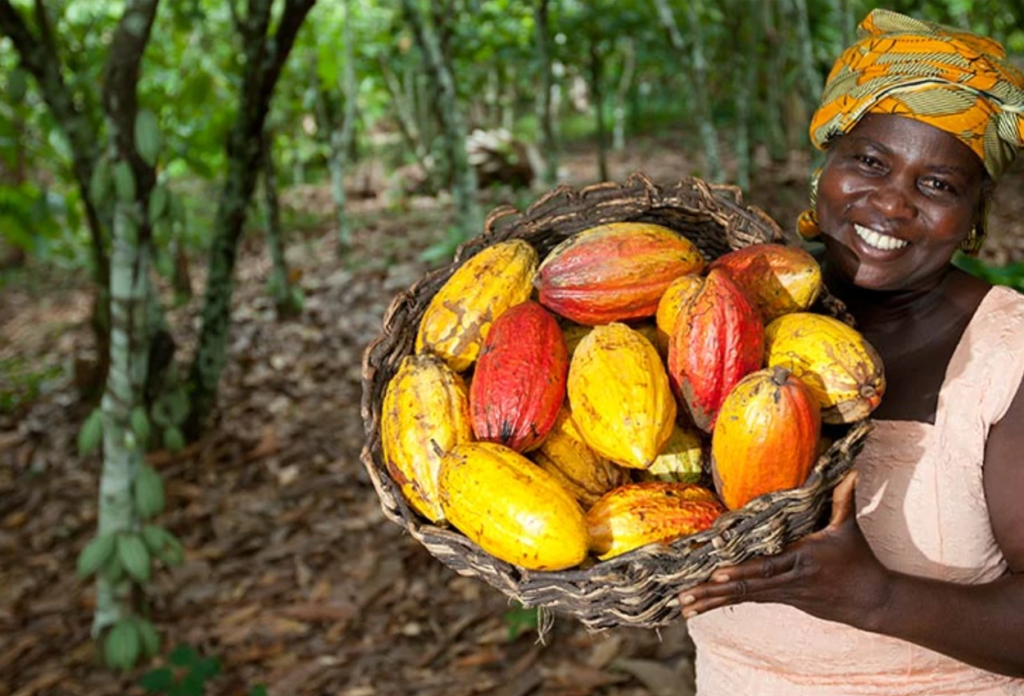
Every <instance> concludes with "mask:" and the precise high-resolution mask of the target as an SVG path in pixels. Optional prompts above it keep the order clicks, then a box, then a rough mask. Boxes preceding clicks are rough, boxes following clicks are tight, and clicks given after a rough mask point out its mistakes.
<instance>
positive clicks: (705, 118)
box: [654, 0, 772, 181]
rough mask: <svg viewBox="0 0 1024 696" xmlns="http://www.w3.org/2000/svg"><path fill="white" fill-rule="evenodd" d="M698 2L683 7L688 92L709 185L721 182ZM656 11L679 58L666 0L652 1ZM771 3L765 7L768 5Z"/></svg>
mask: <svg viewBox="0 0 1024 696" xmlns="http://www.w3.org/2000/svg"><path fill="white" fill-rule="evenodd" d="M696 3H697V0H690V2H687V3H686V17H687V24H688V25H689V27H690V34H691V37H692V41H691V45H690V60H691V63H692V64H693V91H692V92H691V94H692V96H693V100H694V102H695V106H696V113H697V121H698V125H699V127H700V135H701V141H702V143H703V145H704V159H705V160H706V163H707V169H708V173H707V175H706V176H707V177H708V178H709V179H710V180H711V181H722V179H723V176H722V164H721V161H720V159H719V157H718V133H717V132H716V131H715V124H714V122H713V121H712V118H711V104H710V103H709V102H708V100H709V98H710V97H709V94H710V93H709V91H708V88H707V61H706V60H705V58H704V34H703V28H702V27H701V23H700V16H699V15H698V13H697V6H696ZM654 4H655V5H656V6H657V9H658V17H660V18H661V23H662V24H663V25H664V26H665V29H666V31H667V32H668V36H669V41H670V42H671V43H672V47H673V48H674V49H675V50H676V52H677V53H678V54H680V56H682V53H683V51H684V44H683V36H682V34H680V33H679V26H678V25H677V24H676V20H675V16H674V15H673V14H672V8H671V7H669V4H668V0H654ZM771 4H772V3H765V5H771Z"/></svg>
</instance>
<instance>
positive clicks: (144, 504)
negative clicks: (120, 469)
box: [132, 464, 164, 520]
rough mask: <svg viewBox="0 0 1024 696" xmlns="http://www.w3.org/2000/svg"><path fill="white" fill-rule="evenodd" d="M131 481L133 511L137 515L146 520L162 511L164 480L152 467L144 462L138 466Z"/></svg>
mask: <svg viewBox="0 0 1024 696" xmlns="http://www.w3.org/2000/svg"><path fill="white" fill-rule="evenodd" d="M133 483H134V485H133V488H134V490H133V491H132V492H133V493H134V495H135V511H136V512H137V513H139V517H141V518H142V519H144V520H148V519H149V518H151V517H156V516H157V515H159V514H160V513H161V512H163V511H164V482H163V479H161V478H160V474H158V473H157V472H156V470H155V469H153V467H151V466H148V465H146V464H143V465H142V466H141V467H139V472H138V473H137V474H136V475H135V481H134V482H133Z"/></svg>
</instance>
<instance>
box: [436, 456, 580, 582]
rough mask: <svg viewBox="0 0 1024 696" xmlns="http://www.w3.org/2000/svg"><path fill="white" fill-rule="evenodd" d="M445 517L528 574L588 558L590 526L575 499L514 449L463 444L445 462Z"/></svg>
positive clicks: (442, 479)
mask: <svg viewBox="0 0 1024 696" xmlns="http://www.w3.org/2000/svg"><path fill="white" fill-rule="evenodd" d="M439 493H440V500H441V507H442V508H443V509H444V513H445V515H446V517H447V518H448V521H449V522H451V523H452V524H453V525H454V526H455V527H456V528H457V529H458V530H459V531H461V532H462V533H463V534H465V535H466V536H467V537H469V538H470V539H471V540H472V541H474V542H475V543H476V544H478V545H479V546H480V548H482V549H483V550H484V551H486V552H487V553H489V554H491V555H492V556H494V557H495V558H498V559H500V560H503V561H506V562H508V563H513V564H515V565H518V566H521V567H523V568H528V569H530V570H563V569H565V568H570V567H572V566H574V565H577V564H579V563H581V562H582V561H583V559H584V558H586V555H587V528H586V525H585V524H584V521H583V511H582V510H581V509H580V506H579V503H577V502H576V499H575V498H573V497H572V495H571V494H570V493H569V492H568V491H566V490H565V489H564V488H562V486H561V485H560V484H559V483H558V481H556V480H555V478H554V477H552V476H551V475H550V474H548V473H547V472H546V471H544V470H542V469H540V468H539V467H537V466H536V465H534V464H533V462H531V461H530V460H528V459H527V458H526V457H524V456H523V455H521V454H519V453H518V452H516V451H515V450H512V449H509V448H508V447H505V446H503V445H498V444H495V443H493V442H479V443H460V444H458V445H456V446H455V447H454V448H453V449H452V450H451V451H450V452H448V453H447V454H446V455H445V457H444V460H443V462H442V464H441V472H440V477H439Z"/></svg>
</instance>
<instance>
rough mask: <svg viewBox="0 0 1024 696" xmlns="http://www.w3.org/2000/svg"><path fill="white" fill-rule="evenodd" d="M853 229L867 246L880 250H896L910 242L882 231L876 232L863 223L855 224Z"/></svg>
mask: <svg viewBox="0 0 1024 696" xmlns="http://www.w3.org/2000/svg"><path fill="white" fill-rule="evenodd" d="M853 231H854V232H855V233H856V234H857V237H858V238H860V240H861V241H862V242H863V243H864V245H865V246H867V247H870V248H871V249H878V250H879V251H896V250H897V249H902V248H903V247H905V246H907V245H908V244H909V243H910V242H908V241H906V240H903V239H897V238H896V237H890V236H889V235H885V234H881V233H880V232H876V231H875V230H873V229H871V228H869V227H864V226H863V225H858V224H857V223H854V224H853Z"/></svg>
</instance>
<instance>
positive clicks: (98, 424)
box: [78, 408, 103, 455]
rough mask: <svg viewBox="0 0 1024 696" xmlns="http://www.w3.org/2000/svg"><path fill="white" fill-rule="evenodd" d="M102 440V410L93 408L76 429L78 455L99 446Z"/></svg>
mask: <svg viewBox="0 0 1024 696" xmlns="http://www.w3.org/2000/svg"><path fill="white" fill-rule="evenodd" d="M102 441H103V411H101V410H100V409H98V408H95V409H93V411H92V413H90V414H89V416H88V417H87V418H86V419H85V422H84V423H82V427H81V428H80V429H79V431H78V453H79V454H80V455H85V454H89V453H90V452H92V451H93V450H95V449H96V448H97V447H99V446H100V443H101V442H102Z"/></svg>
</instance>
